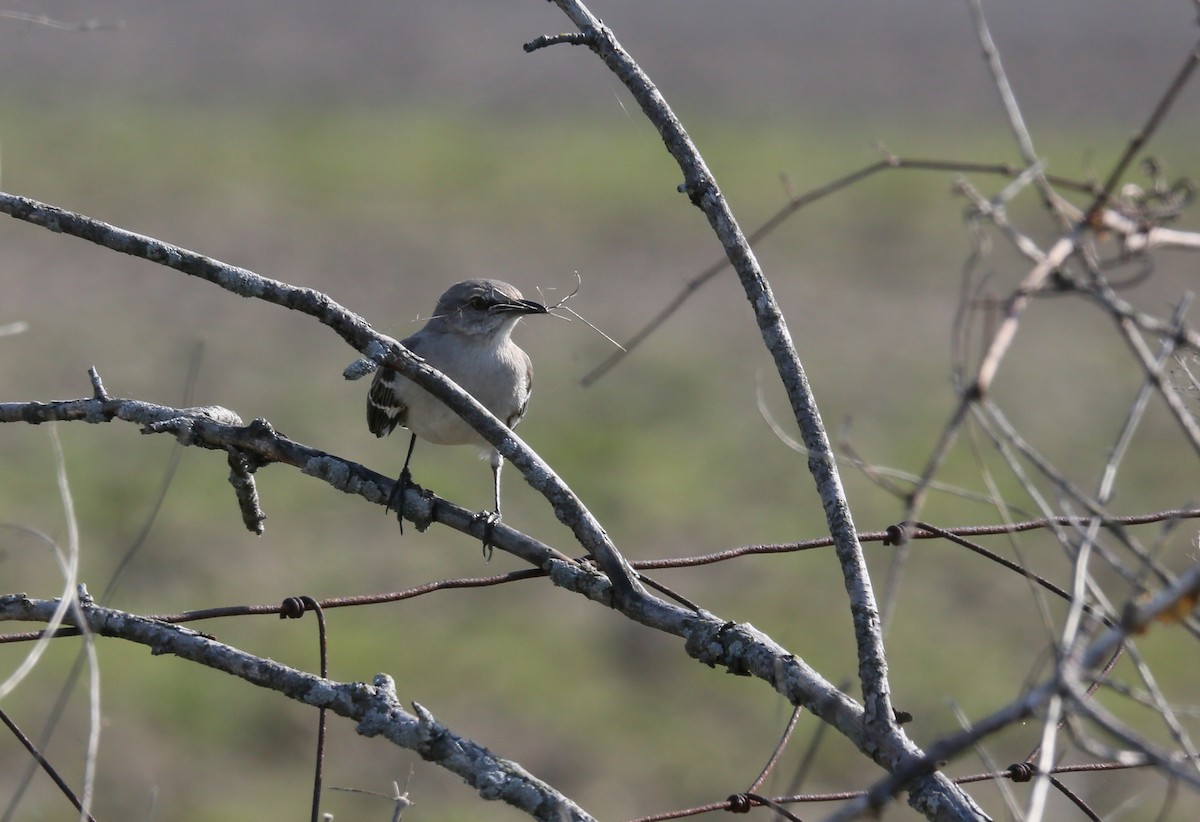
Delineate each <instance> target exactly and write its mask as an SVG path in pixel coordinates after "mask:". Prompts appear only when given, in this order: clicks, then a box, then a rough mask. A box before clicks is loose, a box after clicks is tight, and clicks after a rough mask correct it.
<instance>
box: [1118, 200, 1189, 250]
mask: <svg viewBox="0 0 1200 822" xmlns="http://www.w3.org/2000/svg"><path fill="white" fill-rule="evenodd" d="M1100 219H1101V221H1102V223H1103V225H1104V228H1106V229H1108V230H1109V231H1112V232H1115V233H1117V234H1119V235H1120V236H1121V246H1122V250H1123V251H1125V252H1126V253H1128V254H1141V253H1145V252H1147V251H1154V250H1156V249H1167V248H1170V249H1178V250H1182V251H1200V232H1195V231H1180V230H1179V229H1174V228H1163V227H1162V226H1144V225H1141V224H1139V223H1138V222H1137V221H1136V220H1131V219H1130V218H1129V217H1126V216H1125V215H1124V214H1121V213H1120V212H1118V211H1114V210H1113V209H1110V208H1108V209H1105V210H1104V212H1103V214H1101V216H1100Z"/></svg>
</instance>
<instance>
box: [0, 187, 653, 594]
mask: <svg viewBox="0 0 1200 822" xmlns="http://www.w3.org/2000/svg"><path fill="white" fill-rule="evenodd" d="M0 212H4V213H7V214H9V215H10V216H12V217H14V218H16V219H19V220H24V221H25V222H28V223H32V224H34V225H38V226H41V227H43V228H46V229H48V230H50V231H54V232H57V233H62V234H68V235H71V236H74V237H79V238H82V239H85V240H88V241H90V242H93V243H96V244H97V245H100V246H103V247H105V248H108V249H111V250H113V251H118V252H120V253H123V254H129V255H131V256H134V257H140V258H141V259H144V260H149V261H150V262H153V263H158V264H160V265H163V266H166V267H168V268H172V269H175V270H176V271H180V272H182V273H184V274H187V275H189V276H192V277H197V278H199V279H202V280H206V281H208V282H210V283H213V284H214V285H217V286H219V287H221V288H224V289H225V290H227V291H230V292H232V293H234V294H237V295H239V296H242V297H253V298H256V299H260V300H263V301H265V302H269V303H274V304H275V305H279V306H282V307H284V308H287V309H290V310H294V311H300V312H302V313H305V314H308V315H310V316H312V317H314V318H316V319H317V320H319V321H320V322H322V323H323V324H325V325H327V326H329V327H330V328H331V329H333V330H334V331H335V332H336V333H337V334H338V335H339V336H340V337H342V339H344V340H345V341H346V342H347V343H349V344H350V345H351V346H353V347H354V348H355V349H356V350H358V351H359V352H361V353H363V354H364V355H366V356H367V357H368V358H369V359H371V360H373V361H375V362H376V363H378V364H382V365H386V366H388V367H389V368H392V369H394V370H396V371H398V372H400V373H401V374H403V375H404V376H405V377H408V378H409V379H411V380H412V381H413V382H415V383H417V385H419V386H421V387H422V388H424V389H425V390H426V391H428V392H429V393H431V394H433V395H434V396H435V397H437V398H438V399H439V400H441V401H442V402H444V403H445V404H446V405H447V407H449V408H450V409H451V410H453V411H454V412H455V413H456V414H458V415H459V416H460V417H462V418H463V419H464V420H466V421H467V422H468V423H470V424H471V425H472V426H473V427H474V428H475V430H476V431H478V432H479V434H480V435H481V436H482V437H483V438H484V439H485V440H487V441H488V442H489V443H490V444H491V445H493V446H494V447H495V448H496V450H497V451H499V452H500V454H501V456H503V457H504V458H505V459H506V460H508V461H509V462H511V463H512V464H513V465H514V466H516V467H517V470H519V471H520V472H521V475H522V476H523V477H524V478H525V481H526V482H527V483H529V485H530V486H532V487H533V488H534V489H535V490H537V491H538V492H540V493H541V494H542V496H544V497H545V498H546V501H547V502H548V503H549V504H550V506H551V509H552V510H553V511H554V514H555V516H556V517H558V519H559V521H560V522H562V523H563V524H564V525H566V526H567V527H568V528H570V529H571V531H572V533H574V534H575V537H576V539H577V540H578V541H579V543H580V545H581V546H583V548H584V549H585V550H586V551H588V552H590V553H591V554H592V555H593V556H595V557H596V560H597V562H598V563H599V565H600V568H601V569H602V570H603V571H604V572H605V574H607V575H608V577H609V580H610V581H611V582H612V585H613V595H614V600H620V601H622V602H623V603H628V604H629V606H630V607H631V608H636V607H637V606H638V601H639V600H640V599H641V598H642V597H645V596H646V593H645V590H644V589H643V588H642V587H641V585H640V583H638V581H637V580H636V578H635V576H634V574H633V571H632V569H631V568H630V567H629V563H628V562H627V561H626V560H625V558H624V557H623V556H622V555H621V553H620V552H619V551H618V550H617V548H616V546H615V545H614V544H613V543H612V540H610V539H609V537H608V535H607V534H606V533H605V531H604V529H603V528H602V527H601V526H600V523H599V522H598V521H597V520H596V519H595V517H594V516H592V514H591V512H590V511H588V509H587V508H586V507H585V506H584V504H583V501H582V500H580V499H579V497H577V496H576V495H575V492H574V491H572V490H571V489H570V488H569V487H568V486H567V484H566V483H565V482H564V481H563V480H562V479H561V478H560V477H559V476H558V475H557V474H556V473H555V472H554V470H553V469H552V468H551V467H550V466H549V464H547V463H546V462H545V461H544V460H543V459H542V458H541V457H540V456H538V455H537V454H536V453H535V452H534V451H533V449H531V448H530V447H529V446H528V445H526V444H525V442H524V441H523V440H521V439H520V437H518V436H517V435H516V434H514V433H513V432H512V430H511V429H510V428H508V427H507V426H506V425H504V423H502V422H501V421H500V420H498V419H496V417H495V416H494V415H493V414H492V413H491V412H489V411H488V410H487V409H486V408H484V407H483V405H481V404H480V403H479V402H478V401H477V400H476V399H475V398H474V397H472V396H471V395H470V394H468V393H466V392H465V391H463V390H462V389H461V388H460V387H458V386H457V385H456V384H455V383H454V382H452V381H451V380H449V379H448V378H447V377H446V376H445V375H443V374H442V373H441V372H439V371H437V370H435V369H434V368H432V367H431V366H429V365H428V364H427V363H425V362H424V361H423V360H421V359H420V358H418V357H416V356H414V355H413V354H412V353H411V352H410V351H408V350H407V349H405V348H404V347H403V346H401V345H400V344H399V343H398V342H396V341H395V340H393V339H392V338H391V337H388V336H386V335H384V334H380V333H378V332H376V331H375V330H374V329H372V328H371V326H370V325H369V324H368V323H367V321H366V320H364V319H363V318H362V317H359V316H358V315H357V314H355V313H353V312H351V311H350V310H349V309H347V308H345V307H344V306H342V305H340V304H339V303H337V302H336V301H334V300H333V299H331V298H330V297H329V296H327V295H326V294H323V293H321V292H319V291H316V290H314V289H311V288H298V287H296V286H293V285H290V284H288V283H285V282H282V281H279V280H272V279H270V278H267V277H261V276H259V275H258V274H255V273H254V272H252V271H248V270H246V269H244V268H238V267H236V266H231V265H226V264H225V263H222V262H220V261H218V260H214V259H212V258H210V257H205V256H203V255H201V254H197V253H195V252H193V251H188V250H187V249H183V248H180V247H178V246H173V245H171V244H169V243H164V242H162V241H160V240H156V239H154V238H152V237H147V236H145V235H141V234H136V233H134V232H131V231H126V230H124V229H121V228H117V227H116V226H112V225H109V224H107V223H104V222H101V221H100V220H94V219H91V218H90V217H85V216H83V215H80V214H75V213H73V212H70V211H65V210H63V209H60V208H55V207H54V206H50V205H46V204H44V203H40V202H37V201H36V200H31V199H29V198H26V197H17V196H14V195H12V194H7V193H3V192H0ZM348 370H349V371H353V372H354V374H356V375H357V376H362V372H361V370H359V371H355V370H354V368H353V367H351V369H348ZM381 489H382V487H381ZM386 497H387V494H386V493H381V497H380V499H381V501H386ZM415 497H416V495H414V494H409V495H408V499H409V500H413V504H416V503H417V502H419V501H417V500H414V498H415ZM407 510H408V506H407V505H406V511H407Z"/></svg>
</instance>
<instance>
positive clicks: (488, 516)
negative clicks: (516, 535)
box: [475, 452, 504, 562]
mask: <svg viewBox="0 0 1200 822" xmlns="http://www.w3.org/2000/svg"><path fill="white" fill-rule="evenodd" d="M503 467H504V457H502V456H500V455H499V454H498V453H495V452H493V454H492V481H493V483H494V485H495V499H496V510H495V511H480V512H479V513H478V514H476V515H475V519H476V520H477V521H479V522H482V523H483V555H484V557H486V558H487V560H488V561H489V562H490V561H491V559H492V528H494V527H495V525H496V523H497V522H499V521H500V469H501V468H503Z"/></svg>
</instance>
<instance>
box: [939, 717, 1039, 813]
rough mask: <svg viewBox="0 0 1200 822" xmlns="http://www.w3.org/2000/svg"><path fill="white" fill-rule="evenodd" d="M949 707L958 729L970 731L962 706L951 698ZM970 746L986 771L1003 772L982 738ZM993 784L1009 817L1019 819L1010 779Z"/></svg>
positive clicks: (968, 721)
mask: <svg viewBox="0 0 1200 822" xmlns="http://www.w3.org/2000/svg"><path fill="white" fill-rule="evenodd" d="M949 707H950V712H951V713H952V714H954V721H955V722H957V723H958V728H959V730H960V731H970V730H971V718H970V717H969V716H967V712H966V711H964V710H963V709H962V706H961V705H959V704H958V702H956V701H955V700H953V699H951V700H950V701H949ZM971 747H973V748H974V749H975V755H976V756H978V757H979V761H980V763H981V764H982V765H983V768H984V771H985V772H986V773H992V774H999V773H1003V772H1004V771H1003V769H1002V768H1001V767H1000V766H999V764H998V763H997V761H996V758H995V757H994V756H992V754H991V753H990V752H989V751H988V749H987V748H985V747H984V745H983V741H982V740H980V741H979V742H976V743H975V744H974V745H972V746H971ZM993 784H994V785H995V786H996V790H997V791H998V792H999V794H1000V798H1001V799H1002V800H1003V801H1004V807H1005V809H1006V810H1007V811H1008V817H1009V819H1020V818H1021V811H1020V805H1019V804H1018V802H1017V797H1016V794H1015V793H1014V792H1013V789H1012V785H1011V781H1010V780H1008V779H995V780H994V781H993Z"/></svg>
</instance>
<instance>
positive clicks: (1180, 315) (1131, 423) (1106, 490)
mask: <svg viewBox="0 0 1200 822" xmlns="http://www.w3.org/2000/svg"><path fill="white" fill-rule="evenodd" d="M1192 300H1193V295H1191V294H1185V295H1184V296H1183V297H1181V298H1180V299H1179V301H1178V302H1177V303H1176V304H1175V310H1174V311H1173V312H1172V314H1171V324H1172V325H1173V326H1174V327H1175V328H1178V329H1182V328H1183V321H1184V316H1185V315H1186V314H1187V310H1188V308H1189V307H1190V306H1191V304H1192ZM1177 340H1178V337H1176V336H1174V335H1172V336H1168V337H1164V338H1163V340H1162V342H1161V343H1160V344H1159V349H1158V356H1157V357H1155V360H1154V366H1153V369H1152V373H1154V374H1157V375H1158V381H1159V382H1161V381H1162V373H1163V369H1164V368H1165V367H1166V365H1167V363H1168V362H1170V360H1171V358H1172V357H1173V356H1174V355H1175V349H1176V346H1177ZM1154 388H1155V380H1154V379H1152V378H1151V377H1150V376H1149V375H1147V376H1146V378H1145V379H1144V380H1142V385H1141V387H1140V388H1139V389H1138V392H1137V395H1136V396H1135V397H1134V398H1133V402H1132V403H1130V406H1129V413H1128V414H1127V415H1126V417H1125V423H1124V425H1122V426H1121V431H1120V433H1119V434H1118V435H1117V440H1116V442H1115V443H1114V444H1113V447H1112V450H1111V452H1110V453H1109V457H1108V460H1107V461H1106V462H1105V464H1104V469H1103V472H1102V473H1101V476H1100V485H1099V487H1098V488H1097V489H1096V500H1097V502H1099V503H1100V504H1101V505H1107V504H1108V502H1109V500H1111V499H1112V490H1113V485H1114V484H1115V483H1116V479H1117V469H1118V466H1120V464H1121V462H1122V460H1124V458H1125V454H1126V452H1127V451H1128V450H1129V445H1130V443H1132V442H1133V435H1134V433H1135V432H1136V431H1137V429H1138V426H1139V425H1140V424H1141V420H1142V417H1143V416H1144V415H1145V413H1146V407H1147V406H1148V405H1149V402H1150V397H1151V395H1152V394H1153V393H1154Z"/></svg>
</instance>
